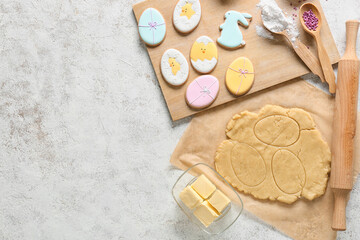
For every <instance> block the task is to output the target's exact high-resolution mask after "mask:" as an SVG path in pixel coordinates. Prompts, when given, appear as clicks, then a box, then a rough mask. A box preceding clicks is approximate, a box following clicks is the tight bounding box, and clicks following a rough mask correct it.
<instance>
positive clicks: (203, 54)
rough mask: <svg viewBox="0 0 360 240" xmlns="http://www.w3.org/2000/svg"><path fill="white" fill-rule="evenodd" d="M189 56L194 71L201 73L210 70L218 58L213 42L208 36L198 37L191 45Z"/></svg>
mask: <svg viewBox="0 0 360 240" xmlns="http://www.w3.org/2000/svg"><path fill="white" fill-rule="evenodd" d="M190 58H191V65H192V66H193V67H194V69H195V70H196V71H198V72H200V73H203V74H205V73H209V72H211V71H212V70H214V68H215V66H216V64H217V59H218V50H217V47H216V44H215V42H214V41H213V40H212V39H211V38H209V37H208V36H201V37H199V38H198V39H196V41H195V42H194V44H193V45H192V47H191V51H190Z"/></svg>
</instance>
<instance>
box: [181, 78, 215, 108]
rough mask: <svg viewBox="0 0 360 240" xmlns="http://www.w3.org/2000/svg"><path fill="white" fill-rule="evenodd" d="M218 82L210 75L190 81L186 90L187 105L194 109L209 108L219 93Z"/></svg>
mask: <svg viewBox="0 0 360 240" xmlns="http://www.w3.org/2000/svg"><path fill="white" fill-rule="evenodd" d="M219 88H220V86H219V80H217V78H216V77H214V76H212V75H203V76H200V77H198V78H196V79H195V80H194V81H192V82H191V83H190V84H189V86H188V87H187V89H186V94H185V98H186V102H187V104H188V105H189V106H190V107H192V108H196V109H200V108H205V107H208V106H210V105H211V104H212V103H213V102H214V101H215V99H216V97H217V95H218V93H219Z"/></svg>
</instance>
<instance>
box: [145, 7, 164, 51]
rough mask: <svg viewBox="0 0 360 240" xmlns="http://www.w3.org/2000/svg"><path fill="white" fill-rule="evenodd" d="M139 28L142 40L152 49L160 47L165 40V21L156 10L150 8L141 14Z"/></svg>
mask: <svg viewBox="0 0 360 240" xmlns="http://www.w3.org/2000/svg"><path fill="white" fill-rule="evenodd" d="M138 27H139V34H140V37H141V39H142V40H143V41H144V42H145V44H146V45H148V46H150V47H155V46H158V45H160V44H161V43H162V42H163V41H164V39H165V34H166V24H165V20H164V17H163V16H162V15H161V13H160V12H159V11H158V10H156V9H155V8H148V9H146V10H145V11H144V12H143V13H142V14H141V16H140V19H139V24H138Z"/></svg>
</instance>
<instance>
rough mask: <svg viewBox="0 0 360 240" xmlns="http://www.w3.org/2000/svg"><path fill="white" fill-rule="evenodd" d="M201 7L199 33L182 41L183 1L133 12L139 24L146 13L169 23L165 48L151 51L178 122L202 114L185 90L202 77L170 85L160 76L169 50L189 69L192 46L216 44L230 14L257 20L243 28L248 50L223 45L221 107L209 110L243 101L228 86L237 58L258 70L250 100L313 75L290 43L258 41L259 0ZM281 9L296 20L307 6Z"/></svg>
mask: <svg viewBox="0 0 360 240" xmlns="http://www.w3.org/2000/svg"><path fill="white" fill-rule="evenodd" d="M200 1H201V7H202V16H201V20H200V24H199V26H198V27H197V28H196V29H195V31H193V32H192V33H190V34H189V35H185V36H184V35H180V34H179V33H178V32H177V31H176V30H175V29H174V27H173V24H172V15H173V11H174V8H175V5H176V3H177V2H178V0H146V1H144V2H140V3H138V4H135V5H134V6H133V11H134V14H135V17H136V19H137V21H139V18H140V16H141V13H142V12H143V11H144V10H145V9H147V8H149V7H153V8H156V9H157V10H159V11H160V12H161V14H162V15H163V16H164V18H165V22H166V31H167V32H166V37H165V40H164V42H163V43H162V44H161V45H160V46H158V47H155V48H147V50H148V53H149V56H150V59H151V62H152V65H153V67H154V70H155V73H156V76H157V78H158V81H159V84H160V87H161V90H162V92H163V95H164V98H165V100H166V103H167V106H168V109H169V112H170V115H171V118H172V120H173V121H176V120H179V119H181V118H184V117H187V116H190V115H193V114H196V113H198V112H199V110H194V109H191V108H190V107H188V106H187V104H186V102H185V91H186V88H187V86H188V85H189V84H190V83H191V82H192V80H194V79H195V78H196V77H198V76H199V74H198V73H196V72H195V71H194V69H193V68H192V67H190V76H189V79H188V81H187V82H186V84H185V85H184V86H182V87H180V88H174V87H171V86H170V85H168V84H167V83H166V82H165V80H164V79H163V77H162V75H161V71H160V60H161V57H162V54H163V53H164V51H166V50H167V49H169V48H175V49H177V50H179V51H180V52H182V53H183V54H184V56H185V57H187V60H188V61H189V63H190V57H189V56H190V49H191V46H192V44H193V43H194V42H195V40H196V39H197V38H198V37H199V36H202V35H207V36H209V37H211V38H212V39H213V40H214V41H216V39H217V38H218V37H219V36H220V31H219V26H220V25H221V24H222V23H223V22H224V14H225V13H226V12H227V11H228V10H236V11H239V12H247V13H250V14H251V15H252V16H253V19H252V21H251V23H250V26H249V28H247V29H245V28H244V27H242V26H239V28H240V30H241V32H242V33H243V35H244V39H245V41H246V46H245V47H244V48H240V49H237V50H226V49H224V48H222V47H220V46H219V45H218V55H219V59H218V64H217V66H216V68H215V70H214V71H213V72H212V73H211V74H212V75H214V76H216V77H217V78H218V79H219V82H220V92H219V95H218V97H217V99H216V101H215V102H214V103H213V104H212V105H211V106H210V107H208V108H206V109H210V108H213V107H216V106H218V105H221V104H224V103H227V102H230V101H233V100H235V99H237V98H238V97H234V96H233V95H231V94H230V93H229V92H228V90H227V89H226V86H225V73H226V70H227V68H228V66H229V65H230V63H231V62H232V61H233V60H235V59H236V58H238V57H241V56H244V57H247V58H249V59H250V60H251V61H252V63H253V64H254V68H255V82H254V85H253V87H252V88H251V90H250V91H249V92H248V93H247V94H251V93H254V92H257V91H260V90H263V89H265V88H268V87H271V86H274V85H276V84H279V83H282V82H285V81H288V80H290V79H293V78H296V77H299V76H302V75H304V74H306V73H309V72H310V70H309V69H308V68H307V67H306V66H305V64H304V63H303V62H302V61H301V60H300V58H298V57H297V55H296V54H295V52H294V51H293V50H292V49H291V48H290V47H289V45H288V43H287V42H286V40H285V39H283V38H281V37H280V38H278V37H277V40H276V41H273V40H268V39H265V38H262V37H260V36H258V35H257V33H256V26H262V22H261V16H260V10H259V9H258V8H257V7H256V4H257V3H258V2H259V0H241V1H239V0H200ZM290 2H292V6H290ZM311 2H313V3H314V4H316V5H317V6H318V7H319V9H320V11H321V14H322V19H323V25H322V30H321V37H322V39H323V41H324V45H325V48H326V50H327V52H328V54H329V57H330V60H331V63H333V64H334V63H336V62H338V61H339V59H340V55H339V52H338V50H337V48H336V45H335V41H334V39H333V37H332V35H331V32H330V29H329V26H328V23H327V21H326V19H325V16H324V13H323V12H322V8H321V6H320V3H319V1H318V0H315V1H311ZM277 3H278V4H279V6H280V7H281V8H282V9H283V11H284V12H285V13H286V14H287V15H288V16H292V14H298V9H299V7H300V5H301V4H302V3H303V2H302V3H298V1H297V0H296V1H291V0H277ZM295 7H297V10H295V9H294V8H295ZM295 19H296V20H297V22H298V29H299V31H300V35H301V40H302V41H303V42H304V44H305V45H307V46H309V48H310V50H311V51H312V52H313V53H314V54H315V55H316V48H315V46H316V45H315V42H314V40H313V39H312V38H311V37H310V36H309V35H308V34H307V33H305V32H304V31H303V30H302V29H301V26H300V21H299V19H298V17H295ZM316 56H317V55H316ZM319 81H320V80H319ZM206 109H203V110H206Z"/></svg>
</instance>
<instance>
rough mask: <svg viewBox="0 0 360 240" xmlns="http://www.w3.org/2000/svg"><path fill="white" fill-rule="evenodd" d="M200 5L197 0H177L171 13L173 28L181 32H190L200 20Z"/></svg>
mask: <svg viewBox="0 0 360 240" xmlns="http://www.w3.org/2000/svg"><path fill="white" fill-rule="evenodd" d="M200 18H201V5H200V1H199V0H179V1H178V3H177V4H176V6H175V9H174V13H173V24H174V27H175V29H176V30H177V31H178V32H180V33H183V34H187V33H190V32H192V31H193V30H194V29H195V28H196V27H197V26H198V25H199V22H200Z"/></svg>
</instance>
